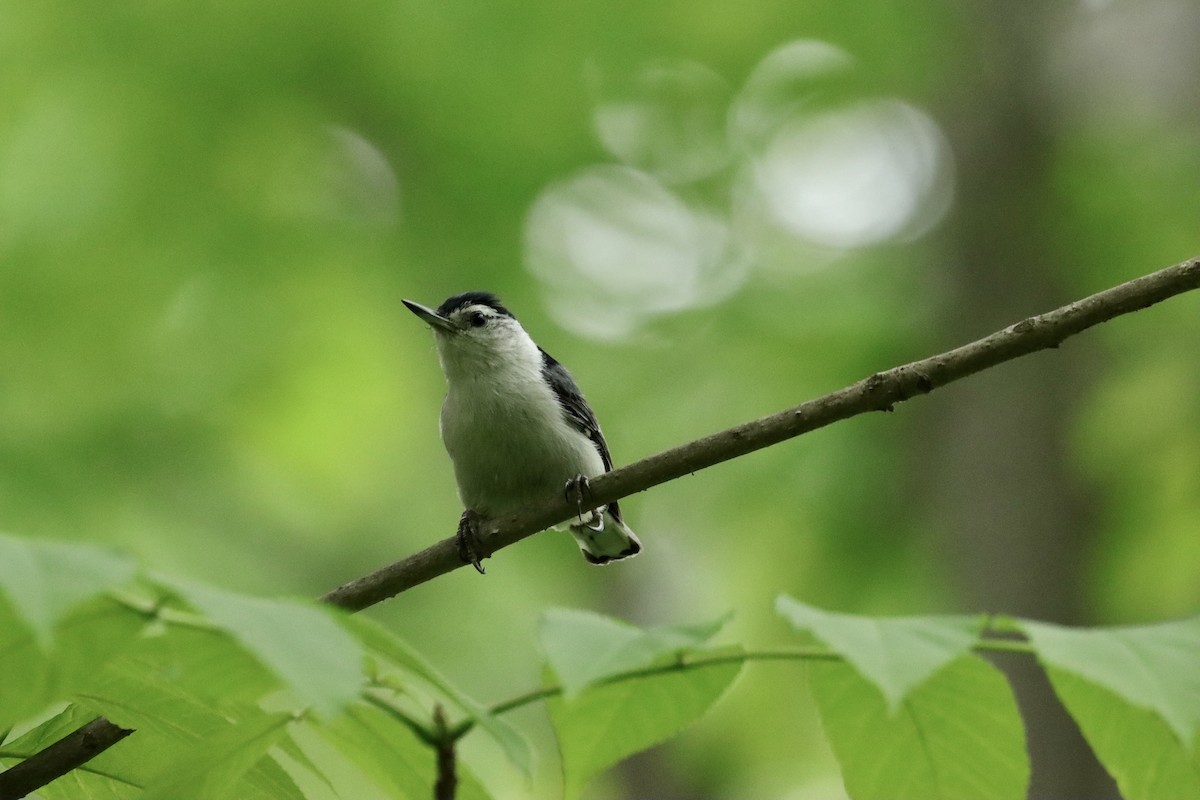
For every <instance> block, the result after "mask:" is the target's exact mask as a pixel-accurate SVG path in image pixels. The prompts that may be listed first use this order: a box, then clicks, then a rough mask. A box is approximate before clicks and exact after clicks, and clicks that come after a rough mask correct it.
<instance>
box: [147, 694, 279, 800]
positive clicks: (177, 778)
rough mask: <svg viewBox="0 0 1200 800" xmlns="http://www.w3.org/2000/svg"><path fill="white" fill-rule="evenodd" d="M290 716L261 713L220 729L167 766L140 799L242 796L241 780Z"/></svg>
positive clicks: (216, 799)
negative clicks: (200, 744)
mask: <svg viewBox="0 0 1200 800" xmlns="http://www.w3.org/2000/svg"><path fill="white" fill-rule="evenodd" d="M291 720H292V715H290V714H283V713H280V714H262V715H261V716H259V717H257V718H252V719H250V720H247V721H245V722H243V723H241V724H238V725H233V726H230V727H227V728H226V729H225V730H222V731H221V732H220V733H218V734H216V735H214V736H212V737H210V738H209V739H207V740H205V741H204V742H203V745H202V746H198V747H196V748H195V749H194V750H193V751H192V752H190V753H188V754H186V755H185V756H183V757H181V758H178V759H176V760H175V761H174V762H173V763H171V764H169V765H167V766H166V767H165V768H163V769H162V771H161V772H160V773H159V774H158V775H157V776H156V777H155V778H154V779H153V780H152V781H151V782H150V785H149V786H147V787H146V791H145V793H144V794H143V795H142V798H143V800H188V798H196V800H219V799H220V798H224V797H230V798H241V797H244V796H245V792H244V790H243V789H242V788H241V787H240V784H241V780H242V778H243V776H245V775H246V773H247V772H248V771H249V770H250V769H251V768H252V767H254V766H255V765H256V764H257V763H258V762H259V761H260V760H261V759H262V758H263V756H264V755H266V752H267V750H269V749H271V746H272V745H274V744H275V742H276V741H278V740H279V738H280V737H282V736H283V735H284V733H285V732H286V726H287V724H288V723H289V722H291Z"/></svg>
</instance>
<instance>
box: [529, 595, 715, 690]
mask: <svg viewBox="0 0 1200 800" xmlns="http://www.w3.org/2000/svg"><path fill="white" fill-rule="evenodd" d="M730 616H731V615H729V614H726V615H725V616H723V617H721V618H720V619H718V620H714V621H713V622H710V623H705V624H701V625H673V626H665V627H660V628H649V629H642V628H638V627H635V626H633V625H630V624H628V623H626V622H622V621H620V620H617V619H613V618H612V617H606V616H603V615H601V614H595V613H593V612H590V611H577V610H574V609H565V608H556V609H551V610H549V611H547V612H546V613H545V614H543V615H542V620H541V624H540V625H539V626H538V639H539V640H540V642H541V645H542V650H543V652H545V654H546V661H547V662H548V663H549V664H550V667H551V668H552V669H553V670H554V674H555V675H557V676H558V679H559V681H561V683H562V687H563V691H564V693H565V694H566V695H567V696H568V697H572V696H574V695H576V694H578V693H579V692H580V691H581V690H583V689H584V688H585V687H586V686H588V685H590V684H593V683H596V682H597V681H600V680H602V679H604V678H606V677H608V676H610V675H616V674H618V673H622V672H630V671H632V670H637V669H641V668H642V667H645V666H647V665H649V664H652V663H654V662H655V661H657V660H659V659H661V658H662V657H663V656H664V655H668V654H671V653H679V652H683V651H685V650H691V649H694V648H696V647H698V646H700V645H701V644H703V643H704V642H706V641H708V640H709V639H711V638H712V637H713V635H714V634H716V633H717V631H719V630H720V629H721V628H722V627H723V626H724V625H725V623H726V622H728V621H729V617H730Z"/></svg>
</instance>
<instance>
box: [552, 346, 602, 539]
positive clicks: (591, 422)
mask: <svg viewBox="0 0 1200 800" xmlns="http://www.w3.org/2000/svg"><path fill="white" fill-rule="evenodd" d="M538 350H540V351H541V353H542V375H543V376H544V377H545V378H546V382H547V383H549V384H550V386H551V388H552V389H554V396H555V398H556V399H557V400H558V405H559V406H560V407H561V408H562V412H563V417H564V418H565V419H566V420H567V422H568V424H570V425H571V426H573V427H574V428H576V429H577V430H579V432H580V433H582V434H583V435H584V436H586V437H587V438H589V439H591V441H592V444H593V445H595V446H596V450H597V451H598V452H599V453H600V458H601V459H602V460H603V461H604V469H605V471H612V468H613V461H612V455H611V454H610V453H609V452H608V443H607V442H605V441H604V434H603V433H601V432H600V423H599V421H598V420H597V419H596V415H595V413H593V412H592V407H591V406H589V405H588V402H587V400H585V399H584V397H583V392H581V391H580V390H579V386H578V384H576V383H575V379H574V378H572V377H571V373H570V372H567V368H566V367H564V366H563V365H562V364H560V363H558V361H556V360H555V359H554V357H553V356H551V355H550V354H549V353H547V352H546V351H545V350H542V348H540V347H539V348H538ZM608 511H609V513H610V514H612V515H613V517H614V518H615V519H617V520H620V519H621V509H620V508H618V507H617V504H616V503H609V504H608Z"/></svg>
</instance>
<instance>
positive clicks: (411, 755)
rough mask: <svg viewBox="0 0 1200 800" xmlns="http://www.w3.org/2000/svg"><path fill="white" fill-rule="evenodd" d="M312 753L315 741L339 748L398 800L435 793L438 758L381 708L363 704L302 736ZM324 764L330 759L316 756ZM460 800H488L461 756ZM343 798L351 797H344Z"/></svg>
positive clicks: (302, 731) (304, 730) (458, 769)
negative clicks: (326, 759)
mask: <svg viewBox="0 0 1200 800" xmlns="http://www.w3.org/2000/svg"><path fill="white" fill-rule="evenodd" d="M297 733H298V734H300V735H298V739H300V741H301V742H302V745H303V746H304V748H305V749H306V750H310V751H311V750H313V749H314V739H315V740H316V741H317V742H320V743H324V746H325V747H329V748H333V749H334V750H335V751H337V752H338V753H340V754H341V755H342V756H343V757H344V758H345V759H346V760H347V761H348V762H349V763H350V764H352V765H354V766H355V767H357V769H358V770H359V771H360V773H361V774H362V775H363V776H365V777H366V778H368V779H370V781H371V782H372V783H373V784H375V785H376V786H378V787H379V788H380V789H381V790H382V791H384V792H386V795H387V797H389V798H395V800H427V798H429V797H431V796H432V795H433V786H434V782H435V780H436V763H437V755H436V753H435V751H434V749H433V748H432V747H431V746H430V745H428V744H426V743H424V742H423V741H421V740H420V739H419V738H417V736H416V735H415V734H413V732H412V730H411V729H410V728H408V727H407V726H406V725H404V724H403V723H400V722H398V721H397V720H396V719H394V718H392V717H390V716H388V714H387V713H386V712H383V711H381V710H379V709H377V708H374V707H371V706H366V705H363V704H357V705H354V706H351V707H350V708H349V709H347V711H346V712H345V713H344V714H342V715H340V716H339V717H338V718H337V719H335V720H331V721H330V722H328V723H325V724H322V725H321V726H319V727H316V726H310V725H306V726H304V727H302V728H301V729H300V731H298V732H297ZM313 759H314V760H315V761H318V762H322V761H324V760H325V758H324V757H318V754H317V753H313ZM455 772H456V774H457V778H458V791H457V792H456V794H455V798H456V800H487V798H488V796H489V795H488V793H487V792H486V791H485V790H484V789H483V787H482V786H481V785H480V784H479V782H478V780H476V778H475V777H474V775H473V774H472V773H471V771H470V769H469V768H468V767H467V765H466V764H464V762H463V760H462V757H461V753H459V754H458V758H457V764H456V770H455ZM343 796H345V795H344V794H343Z"/></svg>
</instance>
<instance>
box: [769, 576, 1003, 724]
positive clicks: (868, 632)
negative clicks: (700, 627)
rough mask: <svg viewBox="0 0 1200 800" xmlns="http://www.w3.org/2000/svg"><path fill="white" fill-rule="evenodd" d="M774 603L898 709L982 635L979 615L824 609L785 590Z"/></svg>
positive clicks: (794, 623) (790, 619)
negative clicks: (856, 612) (876, 615)
mask: <svg viewBox="0 0 1200 800" xmlns="http://www.w3.org/2000/svg"><path fill="white" fill-rule="evenodd" d="M775 609H776V610H777V611H778V612H779V613H780V614H781V615H783V616H784V617H785V618H787V620H788V621H789V622H791V623H792V625H794V626H795V627H796V628H798V629H800V630H804V631H809V632H810V633H812V635H813V636H815V637H816V638H817V639H818V640H820V641H821V642H822V643H823V644H825V645H826V646H827V647H829V648H830V649H831V650H833V651H834V652H836V653H837V654H838V655H840V656H842V657H843V658H845V659H846V661H847V662H849V664H850V665H851V666H853V667H854V668H855V669H856V670H858V673H859V674H860V675H862V676H863V677H864V678H866V679H867V680H868V681H870V682H871V683H872V684H873V685H874V686H875V687H876V688H877V689H879V691H881V692H882V693H883V696H884V698H885V699H886V700H887V704H888V708H889V709H890V710H892V711H895V710H896V709H898V708H899V706H900V703H901V701H902V700H903V699H904V697H905V695H907V694H908V693H909V692H910V691H912V690H913V689H914V688H916V687H917V686H919V685H920V684H921V683H922V682H923V681H925V680H928V679H929V678H930V676H932V675H933V674H934V673H935V672H937V671H938V670H939V669H941V668H942V667H944V666H945V665H947V664H949V663H950V662H951V661H953V660H955V659H956V658H958V657H959V656H961V655H962V654H963V653H966V652H967V651H968V650H970V649H971V647H972V646H974V644H975V643H976V642H977V641H978V640H979V633H980V631H981V630H982V628H983V624H984V623H983V620H982V619H981V618H977V617H951V616H946V617H896V618H890V619H879V618H873V617H860V616H856V615H853V614H839V613H836V612H833V611H822V610H821V609H818V608H813V607H812V606H809V605H805V604H804V603H801V602H800V601H799V600H795V599H793V598H791V597H788V596H786V595H781V596H780V597H779V598H778V599H777V600H776V601H775Z"/></svg>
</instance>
